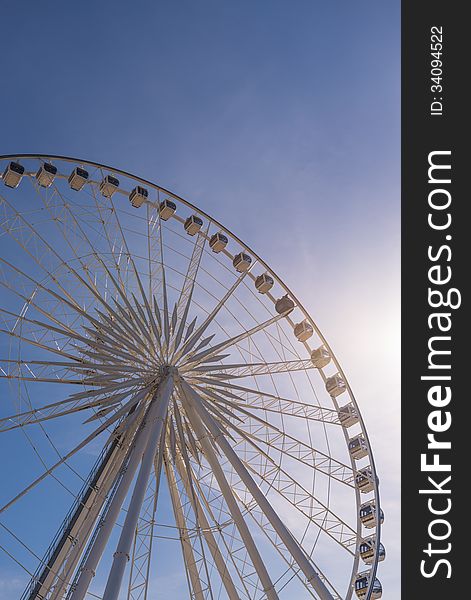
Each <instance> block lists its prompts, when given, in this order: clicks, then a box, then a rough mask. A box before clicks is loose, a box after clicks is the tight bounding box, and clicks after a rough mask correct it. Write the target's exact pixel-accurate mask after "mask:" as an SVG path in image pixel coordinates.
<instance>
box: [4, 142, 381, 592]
mask: <svg viewBox="0 0 471 600" xmlns="http://www.w3.org/2000/svg"><path fill="white" fill-rule="evenodd" d="M15 159H19V160H21V159H25V160H29V159H35V160H45V159H49V160H57V161H64V162H69V163H75V164H79V165H88V166H91V167H94V168H97V169H103V170H106V171H109V172H111V173H115V174H119V175H122V176H123V177H126V178H128V179H131V180H134V181H136V182H138V183H141V184H144V185H146V186H149V187H151V188H153V189H155V190H158V191H160V192H162V193H163V194H166V195H168V196H169V197H171V198H174V199H176V200H177V201H178V202H180V203H182V204H183V205H185V206H186V207H188V208H190V209H191V210H194V211H195V212H197V213H198V214H200V215H202V216H203V217H205V218H206V219H208V221H209V222H210V223H212V224H213V225H215V226H216V227H218V228H220V230H221V231H223V232H224V233H227V234H228V235H229V236H230V237H231V238H232V239H233V240H234V241H236V242H237V243H238V244H240V246H241V247H242V248H243V249H245V250H246V251H247V252H249V253H250V254H251V255H252V256H253V257H254V258H255V259H256V260H257V262H258V263H259V264H260V265H262V266H263V267H264V268H265V269H266V270H267V271H268V272H269V273H270V274H271V275H272V276H273V277H274V278H275V279H276V281H277V282H278V284H279V285H280V286H281V287H282V288H283V290H284V291H285V292H286V293H287V294H288V295H289V296H290V297H291V298H292V299H293V301H294V302H295V304H296V308H298V309H299V310H300V311H301V312H302V313H303V315H304V317H305V319H306V320H308V321H309V323H310V324H311V325H312V326H313V328H314V330H315V332H316V333H317V335H318V336H319V338H320V339H321V341H322V343H323V345H324V346H325V347H326V348H327V349H328V351H329V353H330V354H331V357H332V360H333V362H334V364H335V366H336V368H337V369H338V372H339V374H341V375H342V377H343V379H344V381H345V383H346V388H347V390H346V391H347V393H348V396H349V398H350V401H351V402H352V403H353V405H354V406H355V408H356V410H357V413H358V417H359V423H360V427H361V432H362V434H363V435H364V437H365V440H366V443H367V447H368V458H369V461H370V463H369V466H370V468H371V471H372V474H373V486H374V490H373V491H374V501H375V506H376V524H375V535H376V557H375V558H376V560H374V562H373V564H372V566H371V568H370V574H371V581H374V579H375V576H376V571H377V567H378V554H379V548H380V540H381V535H380V534H381V519H380V512H381V505H380V494H379V480H378V477H377V472H376V465H375V461H374V455H373V451H372V448H371V444H370V441H369V436H368V431H367V428H366V426H365V423H364V420H363V416H362V413H361V411H360V408H359V406H358V403H357V401H356V398H355V395H354V393H353V391H352V389H351V387H350V384H349V382H348V378H347V377H346V376H345V373H344V371H343V369H342V367H341V365H340V363H339V361H338V359H337V357H336V355H335V353H334V352H333V350H332V348H331V347H330V345H329V343H328V342H327V340H326V338H325V337H324V335H323V333H322V332H321V330H320V329H319V327H318V325H317V323H316V322H315V321H314V319H313V318H312V317H311V316H310V314H309V312H308V311H307V310H306V309H305V308H304V306H303V304H302V303H301V302H300V301H299V299H298V298H297V297H296V295H295V294H294V293H293V292H292V291H291V289H290V288H289V287H288V286H287V285H286V284H285V283H284V281H283V279H281V277H280V276H279V275H278V274H277V273H276V272H275V271H274V270H273V269H272V268H271V267H270V266H269V265H268V264H267V263H266V262H265V261H264V260H263V259H262V258H261V257H260V256H259V255H258V254H257V253H256V252H254V251H253V250H252V248H251V247H250V246H249V245H247V244H246V243H245V242H243V241H242V240H241V239H240V238H239V237H238V236H237V235H235V234H234V233H233V232H232V231H231V230H230V229H228V228H227V227H226V226H225V225H223V224H221V223H220V222H219V221H217V220H216V219H214V218H213V217H212V216H210V215H209V214H207V213H206V212H205V211H203V210H202V209H200V208H199V207H198V206H196V205H194V204H192V203H191V202H189V201H188V200H186V199H185V198H183V197H181V196H179V195H178V194H175V193H174V192H172V191H170V190H168V189H166V188H164V187H162V186H161V185H159V184H157V183H155V182H152V181H150V180H148V179H145V178H143V177H140V176H138V175H135V174H133V173H130V172H128V171H125V170H123V169H120V168H115V167H111V166H109V165H106V164H102V163H98V162H95V161H91V160H85V159H80V158H75V157H71V156H63V155H53V154H8V155H0V160H2V161H3V160H15ZM149 203H150V204H152V205H154V206H155V203H154V202H152V201H149ZM319 372H320V373H321V376H323V372H322V370H319ZM323 378H324V381H325V377H323ZM334 404H336V402H334ZM343 430H344V434H345V439H346V441H347V442H348V433H347V430H346V429H345V428H343ZM351 464H352V469H353V471H354V472H356V471H357V469H356V466H355V462H354V460H353V458H351ZM356 496H357V507H358V508H359V506H360V497H359V491H358V490H356ZM357 519H358V517H357ZM357 524H358V521H357ZM357 539H358V541H359V540H360V539H361V526H360V528H359V530H358V532H357ZM356 555H357V556H358V552H357V553H356ZM357 562H358V561H357ZM355 571H357V568H356V567H355V568H354V571H353V575H352V582H353V579H354V574H355Z"/></svg>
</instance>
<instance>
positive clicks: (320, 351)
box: [311, 346, 331, 369]
mask: <svg viewBox="0 0 471 600" xmlns="http://www.w3.org/2000/svg"><path fill="white" fill-rule="evenodd" d="M330 358H331V357H330V353H329V351H328V350H327V348H325V347H324V346H320V347H319V348H317V349H316V350H313V351H312V353H311V361H312V364H313V365H314V366H315V367H316V369H323V368H324V367H326V366H327V365H328V364H329V363H330Z"/></svg>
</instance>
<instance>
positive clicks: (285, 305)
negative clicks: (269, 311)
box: [275, 294, 294, 315]
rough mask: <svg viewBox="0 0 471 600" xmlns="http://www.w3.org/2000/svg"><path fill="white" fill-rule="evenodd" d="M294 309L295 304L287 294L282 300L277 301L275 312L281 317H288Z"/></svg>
mask: <svg viewBox="0 0 471 600" xmlns="http://www.w3.org/2000/svg"><path fill="white" fill-rule="evenodd" d="M293 309H294V302H293V301H292V300H291V298H290V297H289V296H288V294H286V295H285V296H283V297H282V298H280V299H279V300H277V301H276V303H275V310H276V312H277V313H278V314H279V315H285V314H286V315H288V314H289V313H290V312H291V311H292V310H293Z"/></svg>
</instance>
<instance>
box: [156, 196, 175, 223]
mask: <svg viewBox="0 0 471 600" xmlns="http://www.w3.org/2000/svg"><path fill="white" fill-rule="evenodd" d="M176 210H177V205H176V204H175V202H173V201H172V200H169V199H168V198H166V199H165V200H162V202H161V203H160V204H159V215H160V218H161V219H162V221H168V220H169V219H170V217H171V216H173V214H174V213H175V211H176Z"/></svg>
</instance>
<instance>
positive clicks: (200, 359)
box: [181, 315, 285, 373]
mask: <svg viewBox="0 0 471 600" xmlns="http://www.w3.org/2000/svg"><path fill="white" fill-rule="evenodd" d="M284 316H285V315H276V316H274V317H271V318H270V319H268V320H267V321H264V322H263V323H259V324H258V325H256V326H255V327H252V328H251V329H249V330H247V331H244V332H242V333H240V334H239V335H236V336H234V337H232V338H230V339H228V340H225V341H224V342H221V343H220V344H216V346H212V347H211V348H208V349H207V350H204V351H203V352H200V353H198V354H195V355H193V356H191V357H189V358H188V359H187V361H185V363H184V366H183V368H182V369H181V371H182V373H184V372H186V371H187V370H189V369H191V368H194V367H192V366H191V365H193V364H194V363H198V364H199V363H206V362H210V361H211V359H212V358H214V357H215V356H217V355H218V354H219V353H220V352H223V351H224V350H226V349H227V348H230V347H231V346H234V345H237V344H238V343H240V342H241V341H243V340H245V339H247V338H250V337H251V336H253V335H255V334H256V333H258V332H259V331H262V330H263V329H265V328H266V327H269V326H270V325H273V323H276V322H277V321H279V320H280V319H282V318H283V317H284Z"/></svg>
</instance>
